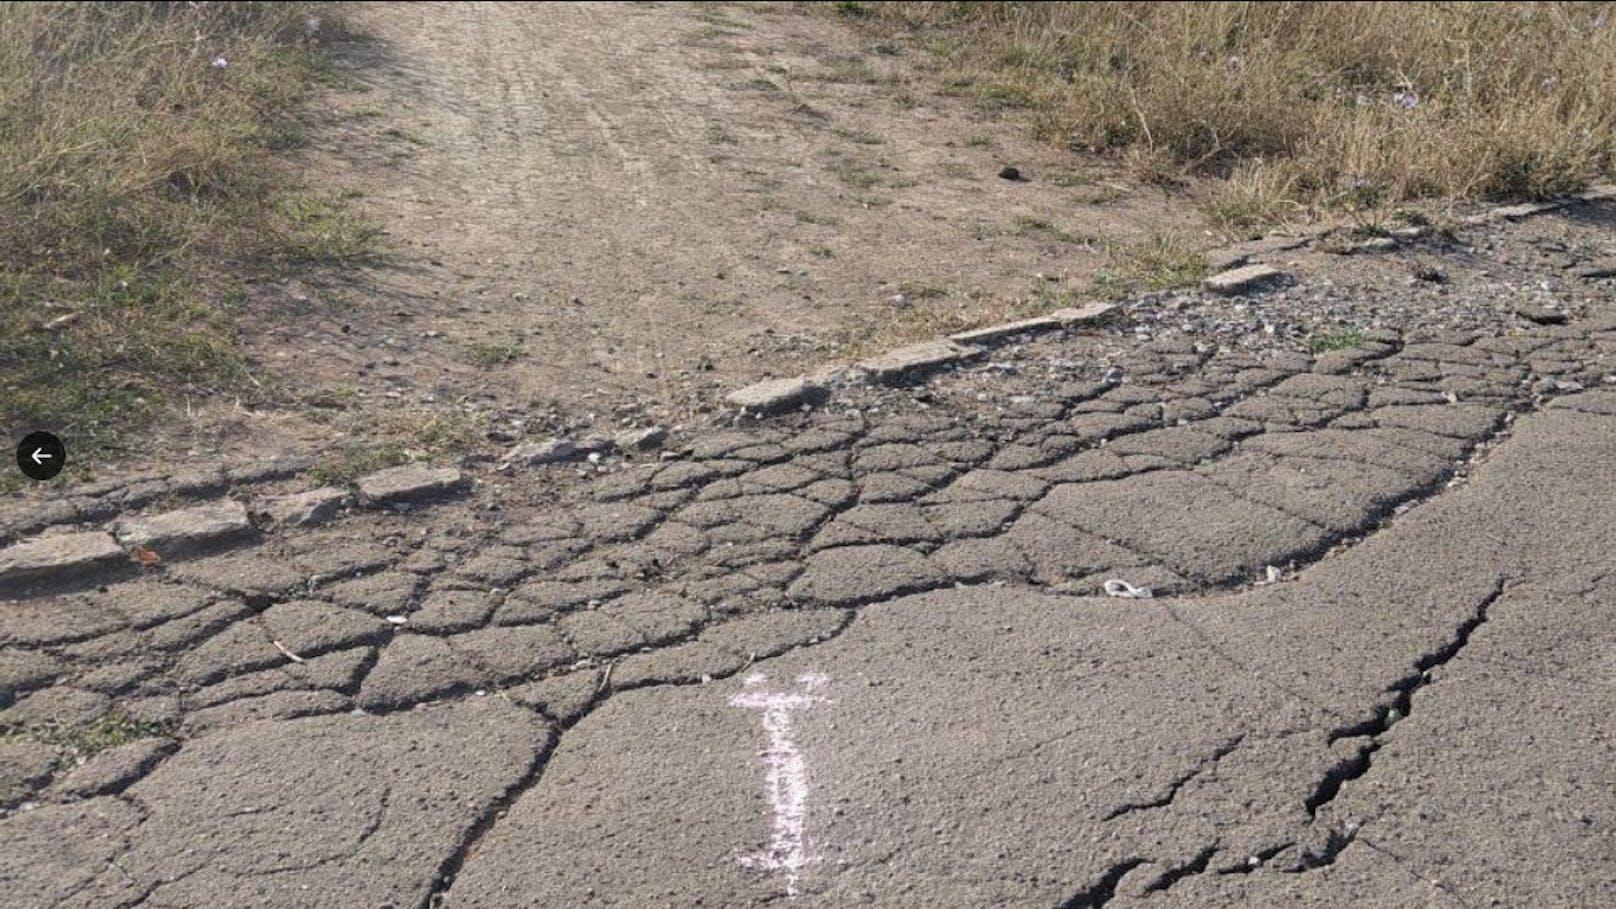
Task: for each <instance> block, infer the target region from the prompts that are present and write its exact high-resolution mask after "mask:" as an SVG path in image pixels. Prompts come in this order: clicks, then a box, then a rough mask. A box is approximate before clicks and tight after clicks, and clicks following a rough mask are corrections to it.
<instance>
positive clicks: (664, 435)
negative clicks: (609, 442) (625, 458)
mask: <svg viewBox="0 0 1616 909" xmlns="http://www.w3.org/2000/svg"><path fill="white" fill-rule="evenodd" d="M667 440H668V430H667V429H666V428H665V427H662V426H651V427H648V428H646V429H631V430H629V431H627V432H620V433H618V434H617V437H616V438H615V439H613V442H614V443H615V444H616V445H617V448H618V450H620V451H650V450H651V449H653V448H660V447H661V446H662V443H663V442H666V441H667Z"/></svg>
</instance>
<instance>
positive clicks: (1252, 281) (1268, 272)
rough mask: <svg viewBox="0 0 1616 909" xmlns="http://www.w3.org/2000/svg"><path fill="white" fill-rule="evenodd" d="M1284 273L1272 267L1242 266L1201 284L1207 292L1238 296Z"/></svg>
mask: <svg viewBox="0 0 1616 909" xmlns="http://www.w3.org/2000/svg"><path fill="white" fill-rule="evenodd" d="M1284 275H1285V273H1284V272H1282V271H1280V270H1279V269H1277V268H1275V267H1273V266H1272V265H1262V264H1260V263H1259V264H1257V265H1244V266H1241V267H1240V268H1231V269H1229V270H1228V271H1225V272H1219V273H1218V274H1215V275H1213V276H1211V277H1210V278H1207V279H1206V281H1204V282H1203V284H1204V286H1205V287H1206V289H1207V290H1210V291H1212V292H1213V293H1215V294H1238V293H1245V292H1246V291H1248V290H1252V289H1254V288H1257V287H1259V286H1261V285H1263V284H1267V283H1269V282H1271V281H1275V280H1278V279H1279V278H1282V277H1284Z"/></svg>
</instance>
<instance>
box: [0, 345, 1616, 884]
mask: <svg viewBox="0 0 1616 909" xmlns="http://www.w3.org/2000/svg"><path fill="white" fill-rule="evenodd" d="M1048 343H1049V344H1051V345H1053V346H1054V347H1055V348H1056V349H1057V350H1059V351H1063V352H1065V353H1066V354H1070V355H1072V356H1074V357H1081V354H1082V352H1083V350H1084V349H1085V345H1086V344H1088V343H1090V339H1089V338H1088V337H1086V336H1084V335H1081V334H1077V335H1071V336H1068V337H1065V338H1064V339H1056V340H1053V341H1050V342H1048ZM1613 350H1616V321H1608V320H1607V321H1598V320H1594V319H1589V320H1585V321H1583V322H1579V323H1574V324H1572V325H1570V326H1563V327H1546V328H1534V329H1532V330H1530V331H1518V332H1514V333H1510V334H1501V335H1466V336H1431V337H1424V338H1408V339H1405V338H1401V337H1397V336H1395V335H1391V334H1389V333H1388V334H1384V335H1381V336H1379V337H1378V338H1377V339H1374V340H1371V341H1370V342H1368V343H1367V344H1366V345H1365V346H1364V347H1363V348H1362V349H1361V351H1360V352H1359V354H1360V355H1359V356H1356V357H1355V358H1354V359H1355V360H1356V361H1357V362H1356V363H1355V364H1347V365H1346V366H1343V365H1342V364H1341V363H1340V358H1339V357H1333V358H1324V357H1321V358H1319V359H1318V360H1314V359H1312V358H1309V357H1307V356H1303V355H1295V354H1287V353H1283V352H1277V351H1269V352H1250V353H1240V352H1209V351H1197V350H1196V349H1195V348H1194V347H1193V346H1192V345H1188V344H1185V343H1181V342H1177V341H1156V342H1146V343H1139V344H1137V345H1136V349H1135V350H1134V351H1133V352H1132V354H1131V355H1130V357H1129V359H1128V368H1127V369H1126V370H1122V371H1118V370H1114V369H1108V370H1106V371H1105V374H1102V373H1101V370H1100V369H1099V368H1098V367H1095V368H1093V369H1091V370H1089V372H1093V373H1094V374H1093V375H1089V374H1088V373H1087V372H1084V371H1083V370H1077V371H1076V372H1074V373H1073V374H1072V375H1071V376H1070V377H1069V380H1068V381H1065V382H1064V383H1060V384H1053V385H1052V384H1050V383H1049V382H1048V381H1047V380H1046V379H1045V378H1043V377H1041V376H1038V375H1036V374H1035V373H1034V372H1033V371H1031V370H1028V371H1026V372H1025V373H1023V374H1020V375H1015V376H1007V377H1005V378H1004V379H1003V381H1004V382H1005V383H1007V384H1006V386H1005V388H1004V391H1005V392H1006V397H1005V399H1004V401H1005V403H1004V405H1003V406H1001V407H996V408H984V409H979V410H977V411H974V412H970V413H966V412H963V411H960V410H957V409H954V408H951V407H950V406H947V405H946V404H939V405H935V406H928V407H924V408H922V407H919V406H908V407H902V406H894V407H887V408H885V409H875V408H872V409H869V410H854V409H849V408H837V407H832V408H828V409H827V410H825V411H822V412H814V413H810V414H799V415H793V416H789V417H785V418H781V419H778V420H774V421H770V422H766V423H762V424H757V425H754V426H751V427H747V428H742V429H737V430H733V431H714V432H712V433H709V434H707V435H705V436H702V437H700V438H698V439H696V440H695V441H694V443H693V444H692V446H691V447H690V450H689V452H688V455H687V456H686V457H683V458H679V459H674V460H665V461H658V462H655V463H650V464H644V465H638V466H635V465H629V466H624V467H622V468H621V469H616V470H612V471H609V472H607V473H604V474H602V475H601V476H600V478H599V479H597V480H595V481H594V482H592V483H589V484H585V485H582V486H578V487H576V488H573V489H571V490H570V491H561V492H556V491H554V490H553V488H552V487H550V486H548V485H545V484H543V483H542V482H541V481H540V480H541V478H539V477H530V476H521V475H519V476H516V477H511V478H501V477H499V476H498V475H495V474H490V475H489V476H488V477H486V478H484V480H483V482H482V484H481V488H480V489H479V490H478V491H477V492H475V493H474V494H472V495H470V496H469V497H467V498H465V499H461V500H456V501H447V502H440V503H437V504H432V505H429V506H425V507H421V508H418V509H410V510H407V511H397V510H383V511H371V512H358V513H354V514H351V515H349V516H347V517H345V518H343V519H342V520H340V521H339V522H338V523H336V524H334V525H332V526H329V527H325V528H318V529H305V530H292V531H286V532H283V533H278V534H272V535H268V536H265V537H262V538H260V539H259V540H258V542H257V543H256V544H255V545H253V546H251V547H250V548H247V549H238V550H234V551H226V552H222V553H218V554H214V555H207V556H203V557H199V558H193V559H189V560H178V561H175V562H174V563H173V564H172V565H166V566H164V568H163V569H161V570H158V571H147V572H145V573H143V574H141V575H140V576H138V577H125V578H123V579H121V580H115V581H113V582H111V583H108V584H106V585H105V586H102V587H99V588H96V587H89V588H83V589H79V590H75V591H60V590H46V591H42V592H40V593H39V595H35V596H30V597H27V598H25V599H21V600H17V601H14V602H11V603H9V604H7V605H6V607H5V608H4V609H3V610H0V670H3V671H4V678H3V681H4V693H5V698H4V701H3V703H4V710H3V712H0V725H4V726H5V727H7V728H10V729H33V730H38V729H47V730H51V729H58V730H59V729H68V730H72V729H79V728H85V727H87V726H93V724H95V723H96V722H100V721H102V720H104V719H105V718H106V717H108V716H116V717H119V718H120V720H121V721H122V722H125V723H127V724H129V725H130V726H131V727H132V728H134V729H135V730H136V733H135V734H133V735H131V736H129V738H130V739H131V740H130V741H127V742H122V743H120V744H117V745H116V746H115V747H111V748H107V749H105V750H102V751H100V752H99V753H97V754H95V755H94V756H93V757H91V758H90V759H89V760H88V761H86V762H84V763H83V765H82V766H72V765H71V764H69V765H65V766H64V765H63V764H62V763H61V759H60V756H59V754H58V753H57V752H55V751H52V749H51V748H50V747H49V739H48V737H46V738H43V739H42V738H41V737H40V736H37V735H36V736H35V737H34V738H33V739H30V738H29V737H28V736H27V735H22V736H16V735H13V736H9V737H7V739H6V740H5V741H4V742H0V771H3V773H4V777H3V781H4V783H5V792H4V799H5V802H4V803H5V805H6V807H7V813H6V816H5V817H4V818H3V819H0V833H3V835H4V845H3V846H0V886H3V887H4V888H5V891H6V892H7V893H8V894H10V896H8V900H9V901H10V903H11V904H12V905H18V906H148V907H156V906H163V907H180V906H227V905H237V906H248V905H251V906H375V905H390V906H428V905H447V906H456V907H458V906H515V905H523V906H558V905H622V906H642V905H693V904H697V903H700V904H702V905H723V906H741V905H755V904H760V903H770V902H793V903H798V904H802V905H824V906H841V905H889V906H900V905H903V906H907V905H928V906H980V905H1018V906H1019V905H1031V906H1040V905H1041V906H1064V907H1081V906H1099V905H1112V906H1125V905H1129V904H1135V903H1143V904H1149V905H1160V906H1175V905H1183V906H1225V905H1227V906H1236V905H1272V904H1279V903H1286V904H1290V903H1295V904H1298V905H1318V906H1336V905H1362V906H1408V905H1432V906H1476V905H1533V906H1597V905H1609V904H1612V903H1613V902H1616V874H1613V873H1612V870H1611V869H1612V868H1616V845H1613V844H1616V837H1613V833H1616V830H1613V829H1612V828H1613V827H1616V778H1613V777H1616V770H1613V768H1616V761H1613V760H1612V757H1613V755H1612V742H1613V735H1612V732H1613V730H1612V725H1611V720H1610V716H1611V710H1610V709H1609V708H1610V692H1611V690H1612V689H1611V684H1612V681H1613V680H1616V649H1613V648H1616V635H1613V633H1612V627H1613V626H1612V624H1611V622H1610V618H1609V616H1610V612H1609V610H1610V609H1611V608H1612V606H1613V605H1616V587H1613V586H1612V582H1611V581H1610V576H1611V575H1610V569H1611V557H1610V555H1609V554H1610V553H1611V552H1612V551H1616V518H1613V517H1612V515H1616V486H1613V485H1612V484H1611V482H1610V474H1611V469H1612V467H1613V466H1616V389H1612V388H1611V387H1610V386H1609V385H1608V384H1607V383H1604V382H1603V379H1602V375H1601V374H1600V370H1602V369H1603V368H1604V367H1603V366H1602V365H1601V364H1602V363H1603V362H1604V361H1605V358H1606V357H1608V355H1609V354H1610V353H1611V352H1612V351H1613ZM1565 364H1582V365H1580V366H1573V367H1568V366H1566V365H1565ZM1547 368H1554V369H1556V370H1558V372H1557V375H1559V376H1560V378H1561V380H1562V383H1561V386H1560V387H1562V388H1567V389H1574V388H1577V387H1578V386H1579V385H1580V386H1583V387H1585V388H1586V389H1587V390H1576V391H1568V392H1566V393H1563V394H1560V395H1558V396H1552V397H1549V398H1544V397H1542V396H1541V395H1536V394H1533V393H1532V392H1530V391H1529V390H1528V389H1529V388H1530V386H1531V380H1532V377H1533V376H1534V375H1538V374H1540V373H1541V372H1542V370H1544V369H1547ZM1315 369H1318V370H1320V371H1314V370H1315ZM1568 370H1569V371H1568ZM969 380H970V377H969V376H966V375H963V374H959V375H944V376H941V377H938V378H937V379H935V380H934V382H933V383H932V387H933V388H935V389H936V390H937V395H936V398H937V399H938V400H941V401H947V400H948V399H949V396H950V394H951V388H952V387H953V386H954V385H959V384H962V383H966V382H968V381H969ZM1023 388H1025V389H1026V390H1029V391H1032V390H1037V391H1038V392H1039V393H1037V394H1019V393H1017V392H1018V391H1019V390H1021V389H1023ZM530 480H531V482H530ZM1270 569H1273V571H1272V572H1271V571H1270ZM1271 574H1274V575H1277V576H1278V577H1279V578H1280V580H1279V581H1278V582H1269V580H1268V579H1269V577H1270V575H1271ZM1112 577H1120V578H1124V579H1127V580H1129V581H1130V582H1132V583H1134V584H1137V585H1149V586H1151V587H1153V588H1154V589H1155V591H1156V593H1157V597H1156V598H1154V599H1120V598H1111V597H1093V596H1089V595H1091V594H1094V593H1096V592H1097V591H1098V590H1099V588H1100V586H1101V585H1102V584H1103V581H1104V580H1106V579H1108V578H1112ZM293 657H295V658H296V659H293ZM754 676H758V677H761V678H754ZM817 676H823V677H824V679H825V681H824V682H823V684H822V687H821V688H819V689H815V690H816V691H817V692H818V693H817V694H816V695H815V697H820V696H822V697H823V700H822V701H815V702H814V703H813V704H812V706H811V707H803V708H802V709H796V708H791V709H785V708H782V709H781V712H779V713H778V714H776V715H774V718H773V719H770V717H769V715H768V712H767V710H760V709H749V708H748V707H746V706H743V705H737V704H735V703H732V700H733V699H734V698H735V697H736V696H737V695H739V694H740V693H741V692H742V691H743V690H747V691H757V692H760V694H758V698H763V699H764V700H767V698H769V697H773V696H776V695H780V696H785V695H790V694H791V693H792V692H793V691H795V692H798V694H799V696H800V695H801V693H802V691H804V690H805V689H803V688H802V687H801V686H802V685H804V684H806V683H805V682H804V681H803V679H805V678H815V677H817ZM749 679H751V680H752V684H753V685H761V686H762V687H761V688H756V689H753V688H751V687H749V686H747V685H746V684H745V683H746V682H747V680H749ZM793 686H796V687H793ZM763 702H764V701H759V700H756V699H754V700H753V701H752V702H751V703H754V705H756V704H761V703H763ZM783 717H788V719H782V718H783ZM771 724H772V725H771ZM793 893H795V896H793V895H792V894H793Z"/></svg>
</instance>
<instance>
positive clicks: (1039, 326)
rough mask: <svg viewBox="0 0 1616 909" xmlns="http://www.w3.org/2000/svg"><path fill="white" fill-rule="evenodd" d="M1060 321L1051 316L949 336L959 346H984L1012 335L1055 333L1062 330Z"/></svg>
mask: <svg viewBox="0 0 1616 909" xmlns="http://www.w3.org/2000/svg"><path fill="white" fill-rule="evenodd" d="M1060 327H1061V323H1060V320H1059V319H1055V318H1051V317H1050V316H1039V317H1037V318H1034V319H1021V320H1020V321H1017V322H1001V323H999V324H998V325H989V326H987V327H985V328H973V329H971V330H970V331H962V332H958V333H956V334H952V335H949V336H948V339H949V340H950V341H954V342H956V343H959V344H984V343H986V342H989V341H997V340H999V339H1000V338H1007V337H1009V336H1011V335H1019V334H1024V333H1026V332H1029V331H1053V330H1054V329H1057V328H1060Z"/></svg>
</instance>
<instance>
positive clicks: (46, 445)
mask: <svg viewBox="0 0 1616 909" xmlns="http://www.w3.org/2000/svg"><path fill="white" fill-rule="evenodd" d="M17 466H18V467H20V468H22V472H23V473H25V474H27V475H28V476H29V478H31V479H35V480H48V479H50V478H51V477H54V476H56V475H57V474H59V473H61V472H62V468H63V467H66V466H67V446H65V445H63V444H62V440H61V439H58V438H56V437H55V436H53V435H51V434H50V433H48V432H31V433H29V434H28V435H27V436H25V437H24V438H23V440H22V444H20V445H18V446H17Z"/></svg>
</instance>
